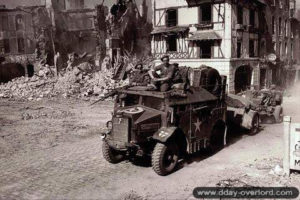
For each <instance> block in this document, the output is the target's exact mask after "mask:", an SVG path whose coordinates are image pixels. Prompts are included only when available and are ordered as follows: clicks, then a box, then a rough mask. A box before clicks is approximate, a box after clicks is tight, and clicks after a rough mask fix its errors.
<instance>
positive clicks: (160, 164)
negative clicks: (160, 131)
mask: <svg viewBox="0 0 300 200" xmlns="http://www.w3.org/2000/svg"><path fill="white" fill-rule="evenodd" d="M178 157H179V150H178V146H177V144H176V143H174V142H173V143H168V144H162V143H157V144H156V145H155V147H154V150H153V153H152V168H153V170H154V171H155V173H157V174H158V175H160V176H165V175H168V174H170V173H171V172H172V171H173V170H174V168H175V167H176V165H177V162H178Z"/></svg>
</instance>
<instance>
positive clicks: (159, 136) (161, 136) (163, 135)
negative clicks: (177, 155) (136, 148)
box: [152, 127, 178, 143]
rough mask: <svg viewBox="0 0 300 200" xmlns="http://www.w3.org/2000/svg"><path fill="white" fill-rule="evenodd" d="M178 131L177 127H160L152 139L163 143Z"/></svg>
mask: <svg viewBox="0 0 300 200" xmlns="http://www.w3.org/2000/svg"><path fill="white" fill-rule="evenodd" d="M177 130H178V127H168V128H167V127H162V128H160V129H159V130H158V131H157V132H156V133H155V134H154V135H153V137H152V138H153V139H154V140H157V141H160V142H162V143H165V142H167V141H168V139H169V138H170V137H171V136H172V135H174V134H175V132H176V131H177Z"/></svg>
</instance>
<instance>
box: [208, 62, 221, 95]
mask: <svg viewBox="0 0 300 200" xmlns="http://www.w3.org/2000/svg"><path fill="white" fill-rule="evenodd" d="M221 82H222V80H221V76H220V74H219V72H218V71H217V70H216V69H214V68H208V69H207V72H206V83H205V89H206V90H207V91H209V92H210V93H212V94H214V95H219V93H220V91H221V84H222V83H221Z"/></svg>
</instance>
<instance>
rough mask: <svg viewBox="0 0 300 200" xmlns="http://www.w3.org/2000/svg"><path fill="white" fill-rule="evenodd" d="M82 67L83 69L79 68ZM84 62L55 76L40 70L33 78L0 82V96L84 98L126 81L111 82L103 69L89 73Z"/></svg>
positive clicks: (47, 71)
mask: <svg viewBox="0 0 300 200" xmlns="http://www.w3.org/2000/svg"><path fill="white" fill-rule="evenodd" d="M83 66H85V68H83ZM87 66H88V65H87V64H80V65H78V66H77V67H74V68H73V69H72V70H69V71H67V72H65V73H64V74H63V75H59V76H58V77H56V76H54V74H53V73H50V71H51V70H48V69H45V68H44V69H42V70H40V71H39V72H38V73H37V74H36V75H34V76H33V77H30V78H28V77H20V78H16V79H13V80H12V81H10V82H8V83H6V84H1V85H0V98H14V99H22V100H28V101H32V100H36V101H39V100H41V99H42V98H50V97H54V96H63V97H65V98H67V97H77V98H88V97H91V96H102V95H104V94H105V93H107V92H108V91H109V90H111V89H114V88H116V87H121V86H124V85H126V84H128V81H126V80H125V81H114V80H112V79H111V77H112V74H111V73H110V72H109V71H107V72H102V71H100V72H95V73H93V72H90V71H91V70H90V69H87V68H86V67H87Z"/></svg>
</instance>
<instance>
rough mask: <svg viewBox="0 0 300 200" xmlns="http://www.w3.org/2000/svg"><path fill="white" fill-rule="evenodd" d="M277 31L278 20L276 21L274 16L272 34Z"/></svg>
mask: <svg viewBox="0 0 300 200" xmlns="http://www.w3.org/2000/svg"><path fill="white" fill-rule="evenodd" d="M275 32H276V21H275V17H274V16H272V34H275Z"/></svg>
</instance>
